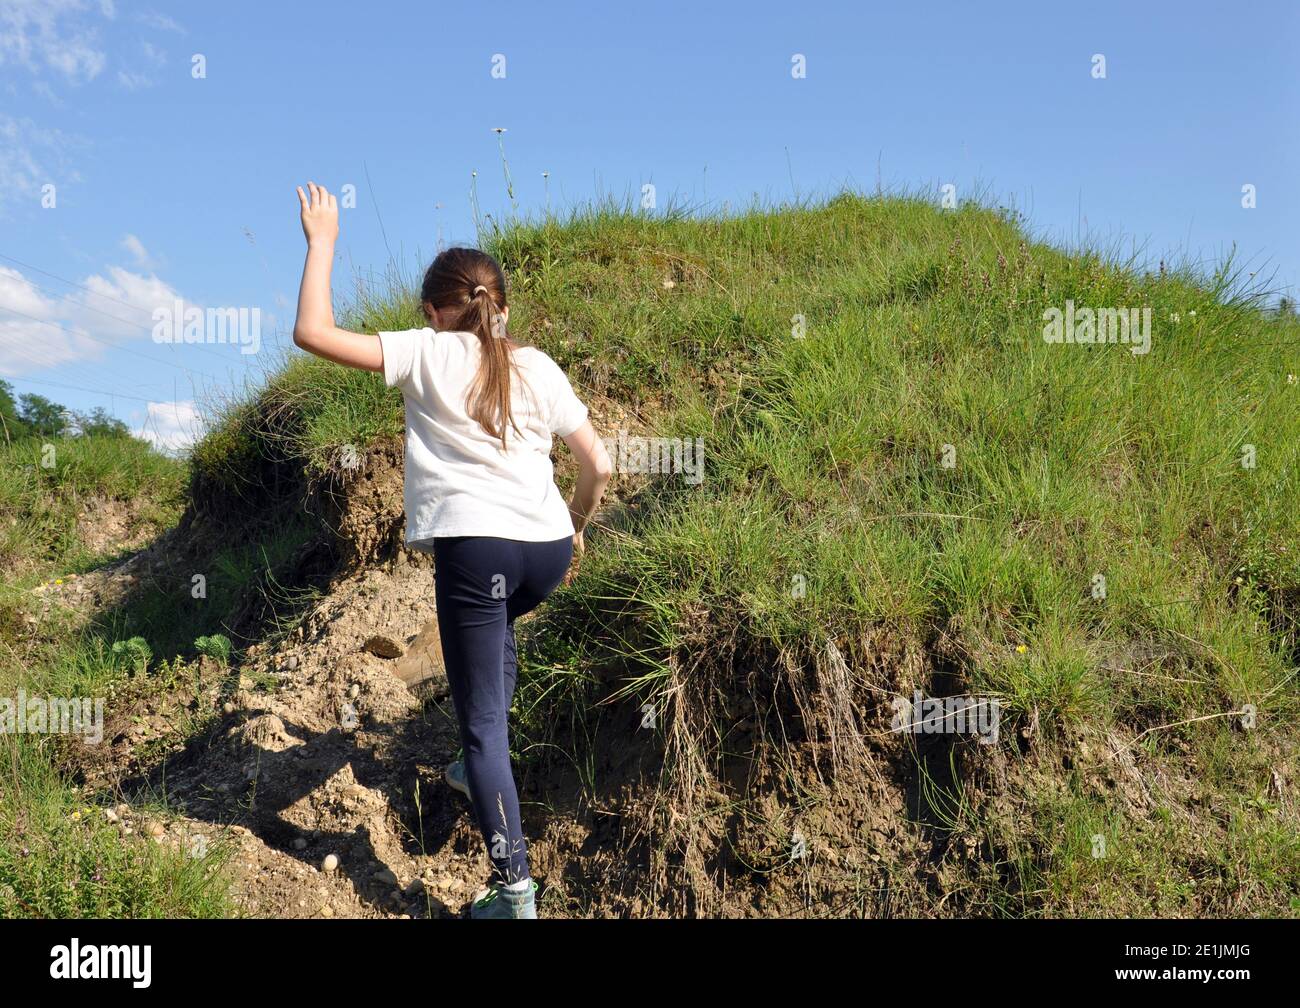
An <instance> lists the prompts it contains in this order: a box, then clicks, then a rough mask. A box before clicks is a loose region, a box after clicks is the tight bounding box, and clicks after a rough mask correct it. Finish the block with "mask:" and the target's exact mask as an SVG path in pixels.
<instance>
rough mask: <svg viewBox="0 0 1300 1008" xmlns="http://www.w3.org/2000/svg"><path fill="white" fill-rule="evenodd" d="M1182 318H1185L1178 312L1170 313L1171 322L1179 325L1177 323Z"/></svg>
mask: <svg viewBox="0 0 1300 1008" xmlns="http://www.w3.org/2000/svg"><path fill="white" fill-rule="evenodd" d="M1182 320H1183V317H1182V316H1181V315H1179V314H1178V312H1170V314H1169V321H1170V322H1173V323H1174V324H1175V325H1177V324H1178V323H1179V322H1181V321H1182Z"/></svg>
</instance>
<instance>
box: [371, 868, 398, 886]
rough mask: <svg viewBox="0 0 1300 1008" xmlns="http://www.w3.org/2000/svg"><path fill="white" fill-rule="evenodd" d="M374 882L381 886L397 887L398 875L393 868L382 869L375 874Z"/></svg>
mask: <svg viewBox="0 0 1300 1008" xmlns="http://www.w3.org/2000/svg"><path fill="white" fill-rule="evenodd" d="M373 878H374V880H375V881H376V882H378V883H379V884H380V885H385V886H394V885H397V873H396V872H395V871H393V870H392V869H391V868H381V869H379V871H377V872H375V874H374V876H373Z"/></svg>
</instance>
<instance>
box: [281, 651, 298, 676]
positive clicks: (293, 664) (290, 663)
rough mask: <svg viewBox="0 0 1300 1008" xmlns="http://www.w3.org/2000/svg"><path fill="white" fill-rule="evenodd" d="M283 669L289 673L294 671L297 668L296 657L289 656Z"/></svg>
mask: <svg viewBox="0 0 1300 1008" xmlns="http://www.w3.org/2000/svg"><path fill="white" fill-rule="evenodd" d="M284 667H285V668H287V669H288V670H289V671H290V672H292V671H293V670H294V669H296V668H297V667H298V656H297V655H292V654H291V655H290V656H289V658H288V660H286V661H285V663H284Z"/></svg>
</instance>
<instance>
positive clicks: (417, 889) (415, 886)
mask: <svg viewBox="0 0 1300 1008" xmlns="http://www.w3.org/2000/svg"><path fill="white" fill-rule="evenodd" d="M423 894H424V879H415V880H414V881H412V882H411V884H410V885H409V886H407V887H406V895H407V896H422V895H423Z"/></svg>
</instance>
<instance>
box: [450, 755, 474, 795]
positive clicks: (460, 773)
mask: <svg viewBox="0 0 1300 1008" xmlns="http://www.w3.org/2000/svg"><path fill="white" fill-rule="evenodd" d="M462 752H463V750H462ZM456 757H457V758H456V759H455V760H453V761H452V762H450V763H448V764H447V770H446V777H447V785H448V787H450V788H451V789H452V790H454V791H459V792H460V793H461V794H463V795H464V796H465V797H466V798H468V797H469V781H468V780H466V779H465V760H464V758H463V757H462V755H461V753H457V754H456Z"/></svg>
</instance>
